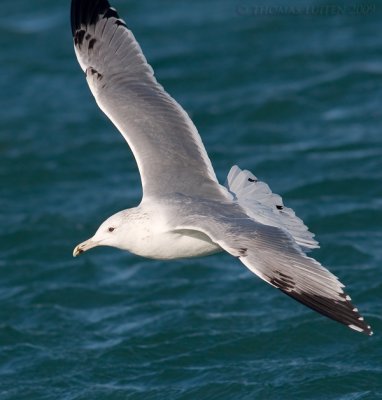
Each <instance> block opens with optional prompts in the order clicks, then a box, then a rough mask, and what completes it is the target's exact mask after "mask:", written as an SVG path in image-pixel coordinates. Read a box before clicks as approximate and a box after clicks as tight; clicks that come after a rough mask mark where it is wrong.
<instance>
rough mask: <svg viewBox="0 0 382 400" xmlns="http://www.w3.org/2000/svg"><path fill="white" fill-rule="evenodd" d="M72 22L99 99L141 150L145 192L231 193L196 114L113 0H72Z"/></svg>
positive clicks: (76, 44) (82, 60) (138, 153)
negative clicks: (159, 75)
mask: <svg viewBox="0 0 382 400" xmlns="http://www.w3.org/2000/svg"><path fill="white" fill-rule="evenodd" d="M71 24H72V32H73V38H74V47H75V52H76V55H77V59H78V61H79V63H80V66H81V68H82V69H83V70H84V72H85V73H86V78H87V81H88V84H89V87H90V89H91V91H92V93H93V95H94V97H95V99H96V101H97V104H98V105H99V107H100V108H101V110H102V111H103V112H104V113H105V114H106V115H107V116H108V117H109V118H110V119H111V121H112V122H113V123H114V124H115V126H116V127H117V128H118V129H119V130H120V131H121V133H122V135H123V136H124V138H125V139H126V141H127V142H128V144H129V146H130V148H131V150H132V152H133V154H134V156H135V159H136V161H137V164H138V168H139V171H140V174H141V180H142V186H143V194H144V195H148V196H156V195H160V194H162V193H170V192H181V193H186V194H187V193H190V192H191V191H192V192H193V194H194V195H195V194H201V195H203V196H206V197H211V196H220V197H221V196H226V194H225V191H224V189H222V188H221V187H220V186H219V185H218V183H217V180H216V176H215V173H214V170H213V168H212V165H211V162H210V160H209V158H208V155H207V152H206V150H205V148H204V146H203V143H202V141H201V139H200V136H199V134H198V132H197V130H196V128H195V126H194V124H193V123H192V121H191V119H190V118H189V116H188V115H187V113H186V112H185V111H184V110H183V109H182V107H181V106H180V105H179V104H178V103H177V102H176V101H175V100H174V99H173V98H171V96H170V95H169V94H168V93H166V92H165V91H164V89H163V87H162V86H161V85H159V84H158V82H157V81H156V79H155V77H154V75H153V70H152V68H151V67H150V65H149V64H148V63H147V61H146V58H145V56H144V55H143V53H142V50H141V48H140V46H139V44H138V43H137V41H136V40H135V38H134V35H133V34H132V32H131V31H130V30H129V29H128V28H127V26H126V23H125V22H124V21H123V20H122V19H120V18H119V16H118V14H117V12H116V10H115V9H113V8H111V7H110V4H109V3H108V1H107V0H72V9H71ZM195 192H196V193H195Z"/></svg>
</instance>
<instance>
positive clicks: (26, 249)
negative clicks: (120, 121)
mask: <svg viewBox="0 0 382 400" xmlns="http://www.w3.org/2000/svg"><path fill="white" fill-rule="evenodd" d="M261 4H267V5H268V6H269V5H272V6H278V5H280V4H285V2H276V3H272V4H271V3H270V2H266V3H265V2H263V3H261V2H257V1H255V0H253V1H252V0H247V1H239V0H224V1H223V0H219V1H218V0H210V1H202V0H194V1H192V2H190V1H183V0H180V1H170V0H158V1H155V2H154V1H146V0H140V1H127V0H126V1H124V0H116V1H115V3H114V5H115V6H116V7H117V8H118V9H119V12H120V14H121V15H122V16H123V17H124V18H125V19H126V21H127V23H128V25H129V26H130V27H131V28H132V29H133V31H134V33H135V35H136V37H137V39H138V40H139V41H140V43H141V45H142V47H143V50H144V51H145V53H146V55H147V57H148V59H149V61H150V62H151V64H152V65H153V67H154V69H155V70H156V75H157V77H158V79H159V80H160V82H161V83H162V84H163V85H164V86H165V87H166V89H167V90H168V91H169V92H170V93H171V94H172V95H173V96H174V97H175V98H176V99H177V100H178V101H179V102H180V103H181V104H182V105H183V106H184V107H185V109H186V110H187V111H188V112H189V113H190V115H191V117H192V118H193V120H194V121H195V123H196V125H197V127H198V129H199V131H200V133H201V135H202V137H203V140H204V143H205V145H206V147H207V150H208V152H209V155H210V157H211V159H212V162H213V164H214V167H215V169H216V172H217V174H218V176H219V178H220V179H221V180H222V181H224V179H225V175H226V174H227V172H228V170H229V168H230V167H231V165H233V164H235V163H237V164H238V165H239V166H241V167H242V168H246V169H249V170H251V171H253V172H254V173H255V174H256V175H257V176H258V177H259V178H261V179H262V180H265V181H266V182H268V183H269V184H270V186H271V187H272V189H273V190H274V191H275V192H277V193H280V194H281V195H282V196H283V198H284V201H285V203H286V204H287V205H288V206H290V207H293V208H294V209H295V210H296V212H297V213H298V215H300V216H301V217H302V218H303V219H304V220H305V222H306V223H307V225H308V226H309V227H310V228H311V230H312V231H313V232H315V233H316V234H317V238H318V240H319V241H320V243H321V245H322V249H320V250H318V251H315V252H314V254H313V255H314V256H315V257H316V258H318V259H319V260H320V261H321V262H322V263H323V264H324V265H327V266H330V269H331V270H332V271H333V272H334V273H335V274H337V275H338V276H339V277H340V278H341V280H342V281H343V282H345V283H346V284H347V286H348V291H349V293H350V294H351V295H352V297H353V299H354V302H355V303H356V304H357V306H358V307H359V309H360V310H361V311H362V312H363V313H364V315H365V317H366V318H367V319H368V321H369V322H370V323H371V325H372V326H373V328H374V331H375V335H374V336H373V337H371V338H368V337H366V336H364V335H361V334H357V333H355V332H353V331H351V330H349V329H347V328H345V327H343V326H341V325H339V324H336V323H334V322H332V321H330V320H327V319H325V318H323V317H321V316H320V315H318V314H316V313H314V312H312V311H310V310H308V309H307V308H305V307H303V306H301V305H299V304H297V303H296V302H294V301H293V300H291V299H289V298H287V297H286V296H284V295H282V294H281V293H279V292H278V291H276V290H274V289H273V288H271V287H270V286H267V285H266V284H265V283H263V282H262V281H260V280H259V279H258V278H256V277H255V276H253V275H252V274H251V273H250V272H249V271H247V270H246V269H245V268H244V267H243V266H242V265H241V264H240V263H239V262H237V261H236V260H235V259H233V258H232V257H229V256H226V255H224V254H220V255H216V256H211V257H209V258H203V259H194V260H182V261H175V262H160V261H151V260H145V259H141V258H138V257H135V256H133V255H130V254H128V253H123V252H121V251H118V250H115V249H107V248H99V249H96V250H94V251H92V252H89V253H88V254H86V255H84V256H82V257H80V258H79V259H73V258H72V255H71V253H72V250H73V247H74V246H75V245H76V244H77V243H78V242H79V241H81V240H83V239H86V238H87V237H89V236H90V235H91V234H92V233H93V232H94V231H95V230H96V228H97V227H98V225H99V224H100V223H101V222H102V221H103V220H104V219H105V218H106V217H108V216H109V215H111V214H112V213H114V212H116V211H119V210H120V209H123V208H127V207H129V206H133V205H136V204H137V203H138V202H139V200H140V195H141V189H140V180H139V175H138V172H137V169H136V165H135V162H134V160H133V158H132V155H131V153H130V151H129V149H128V147H127V146H126V145H125V143H124V141H123V139H122V137H121V136H120V135H119V133H118V132H117V131H116V130H115V129H114V127H113V126H112V125H111V124H110V123H109V121H108V120H107V119H106V117H104V116H103V115H102V113H101V112H100V111H99V109H98V108H97V106H96V104H95V102H94V100H93V98H92V96H91V94H90V91H89V90H88V87H87V84H86V82H85V79H84V76H83V74H82V72H81V71H80V68H79V66H78V65H77V61H76V59H75V56H74V52H73V48H72V39H71V35H70V26H69V21H68V19H69V15H68V14H69V7H70V4H69V1H63V0H59V1H54V2H53V1H50V0H49V1H48V0H40V1H38V2H36V1H34V2H32V1H27V0H18V1H13V0H2V14H1V16H0V45H1V47H0V48H1V51H0V68H1V74H0V83H1V91H0V177H1V187H0V191H1V192H0V194H1V197H0V204H1V208H0V226H1V229H0V399H1V400H11V399H12V400H24V399H25V400H34V399H36V400H37V399H39V400H45V399H46V400H48V399H49V400H50V399H52V400H53V399H64V400H80V399H81V400H82V399H84V400H85V399H86V400H89V399H91V400H93V399H100V400H101V399H108V400H109V399H110V400H117V399H145V400H146V399H192V400H193V399H209V400H210V399H219V400H220V399H248V400H249V399H343V400H345V399H346V400H349V399H350V400H358V399H362V400H363V399H379V398H382V361H381V360H382V349H381V344H382V340H381V332H382V318H381V295H382V279H381V259H382V251H381V239H382V228H381V223H382V200H381V199H382V185H381V179H382V111H381V110H382V104H381V103H382V52H381V49H382V34H381V18H382V6H381V3H380V2H377V1H375V2H363V1H359V2H357V3H352V2H346V3H345V2H340V1H339V2H334V3H330V4H331V5H332V6H334V8H330V9H328V8H325V5H326V4H327V3H324V2H320V1H309V0H307V1H305V2H294V3H291V4H288V6H296V7H297V9H296V8H295V9H294V11H293V10H292V11H293V12H292V11H291V10H289V11H288V10H287V9H286V8H284V9H279V10H278V15H275V11H274V10H273V9H266V8H264V7H263V8H261ZM313 6H316V8H312V7H313ZM358 6H364V7H366V8H355V7H358ZM317 7H318V8H317ZM320 7H321V8H320ZM336 7H337V8H336ZM272 10H273V11H272Z"/></svg>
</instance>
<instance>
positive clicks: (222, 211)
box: [71, 0, 373, 335]
mask: <svg viewBox="0 0 382 400" xmlns="http://www.w3.org/2000/svg"><path fill="white" fill-rule="evenodd" d="M71 26H72V33H73V40H74V49H75V54H76V56H77V60H78V62H79V64H80V66H81V68H82V70H83V71H84V73H85V75H86V80H87V82H88V85H89V87H90V90H91V92H92V94H93V95H94V98H95V100H96V102H97V104H98V106H99V107H100V109H101V110H102V111H103V112H104V113H105V114H106V115H107V116H108V118H109V119H110V120H111V121H112V122H113V124H114V125H115V126H116V127H117V128H118V130H119V131H120V132H121V134H122V135H123V137H124V138H125V140H126V142H127V143H128V145H129V146H130V149H131V151H132V152H133V155H134V157H135V160H136V162H137V165H138V169H139V172H140V176H141V181H142V192H143V196H142V200H141V203H140V204H139V205H138V206H137V207H134V208H129V209H126V210H123V211H120V212H118V213H116V214H114V215H112V216H111V217H109V218H108V219H107V220H106V221H104V222H103V223H102V224H101V225H100V227H99V228H98V230H97V231H96V233H95V234H94V236H93V237H91V238H90V239H88V240H86V241H84V242H83V243H80V244H79V245H78V246H76V247H75V249H74V252H73V256H78V255H79V254H81V253H83V252H85V251H87V250H89V249H91V248H93V247H96V246H112V247H116V248H119V249H122V250H127V251H129V252H131V253H133V254H136V255H139V256H142V257H146V258H151V259H161V260H171V259H178V258H188V257H201V256H207V255H210V254H214V253H218V252H222V251H225V252H227V253H228V254H230V255H232V256H233V257H236V258H238V259H239V260H240V261H241V262H242V263H243V264H244V265H245V266H246V267H247V268H248V269H249V270H250V271H252V272H253V273H254V274H256V275H257V276H258V277H260V278H261V279H263V280H264V281H266V282H267V283H269V284H270V285H272V286H273V287H275V288H277V289H279V290H281V291H282V292H284V293H285V294H287V295H288V296H290V297H292V298H294V299H295V300H297V301H298V302H300V303H302V304H304V305H305V306H307V307H309V308H311V309H313V310H314V311H317V312H318V313H321V314H322V315H324V316H326V317H329V318H331V319H333V320H335V321H337V322H340V323H342V324H344V325H347V326H348V327H349V328H351V329H353V330H355V331H359V332H363V333H365V334H367V335H372V333H373V332H372V330H371V328H370V326H369V325H368V324H367V323H366V322H365V321H364V318H363V317H362V316H361V315H360V313H359V311H358V309H357V308H356V307H355V306H354V305H353V304H352V302H351V298H350V297H349V295H348V294H346V293H345V292H344V290H343V289H344V285H343V284H342V283H341V282H340V281H339V280H338V278H337V277H336V276H335V275H333V274H332V273H331V272H329V270H327V269H326V268H325V267H323V266H322V265H321V264H320V263H319V262H318V261H316V260H315V259H313V258H311V257H309V256H308V255H307V252H308V251H310V250H312V249H314V248H317V247H319V245H318V242H317V241H316V240H315V239H314V235H313V234H312V233H311V232H309V230H308V228H307V227H306V226H305V225H304V223H303V221H302V220H301V219H300V218H298V217H297V216H296V214H295V213H294V211H293V210H292V209H290V208H288V207H286V206H284V204H283V201H282V198H281V197H280V196H279V195H277V194H274V193H273V192H272V191H271V190H270V188H269V186H268V185H267V184H266V183H264V182H261V181H260V180H258V179H257V178H256V176H255V175H253V174H252V173H251V172H249V171H247V170H241V169H240V168H239V167H238V166H233V167H232V168H231V170H230V172H229V174H228V177H227V180H226V183H225V185H221V184H219V182H218V180H217V178H216V175H215V172H214V169H213V167H212V164H211V161H210V159H209V158H208V155H207V152H206V150H205V148H204V145H203V143H202V140H201V138H200V136H199V133H198V131H197V129H196V127H195V125H194V124H193V122H192V121H191V119H190V117H189V116H188V114H187V113H186V112H185V111H184V109H183V108H182V107H181V106H180V105H179V104H178V103H177V102H176V101H175V100H174V99H173V98H172V97H171V96H170V95H169V94H168V93H167V92H166V91H165V90H164V88H163V87H162V86H161V85H160V84H159V83H158V81H157V80H156V78H155V76H154V71H153V69H152V68H151V66H150V65H149V64H148V62H147V60H146V58H145V56H144V55H143V52H142V50H141V48H140V46H139V44H138V42H137V41H136V39H135V37H134V35H133V33H132V32H131V30H129V29H128V27H127V25H126V23H125V21H124V20H123V19H121V18H120V17H119V15H118V13H117V11H116V10H115V9H114V8H112V7H111V6H110V4H109V2H108V1H107V0H72V3H71Z"/></svg>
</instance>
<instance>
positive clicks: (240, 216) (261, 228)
mask: <svg viewBox="0 0 382 400" xmlns="http://www.w3.org/2000/svg"><path fill="white" fill-rule="evenodd" d="M182 203H185V201H184V200H183V201H182ZM178 218H179V216H178ZM182 222H183V225H182V227H179V229H183V231H185V230H187V229H189V230H194V231H200V232H202V233H203V234H205V235H207V236H208V237H209V238H210V239H211V240H212V241H213V242H214V243H217V244H218V245H219V246H220V247H221V248H222V249H224V250H225V251H227V252H228V253H230V254H232V255H233V256H235V257H238V258H239V260H240V261H241V262H242V263H243V264H244V265H245V266H246V267H247V268H248V269H250V270H251V271H252V272H254V273H255V274H256V275H258V276H259V277H260V278H261V279H263V280H265V281H266V282H268V283H269V284H271V285H272V286H274V287H276V288H278V289H280V290H281V291H283V292H284V293H285V294H287V295H288V296H290V297H293V298H294V299H295V300H297V301H299V302H300V303H302V304H304V305H306V306H308V307H310V308H311V309H313V310H315V311H317V312H319V313H321V314H323V315H325V316H327V317H329V318H331V319H333V320H336V321H338V322H341V323H342V324H345V325H347V326H348V327H349V328H351V329H354V330H356V331H359V332H364V333H366V334H368V335H372V331H371V328H370V326H369V325H367V324H366V323H365V321H364V318H363V317H362V316H361V315H360V314H359V312H358V309H357V308H355V306H354V305H353V304H352V303H351V298H350V297H349V296H348V295H347V294H346V293H345V292H344V290H343V288H344V285H343V284H342V283H341V282H339V280H338V278H337V277H336V276H335V275H333V274H332V273H331V272H330V271H328V270H327V269H326V268H324V267H323V266H322V265H321V264H320V263H319V262H317V261H316V260H314V259H313V258H311V257H308V256H307V255H306V254H305V253H304V252H303V251H302V250H301V248H300V247H299V246H298V245H297V244H296V243H295V241H294V239H293V238H292V236H290V235H289V234H288V233H287V232H285V231H284V230H282V229H280V228H277V227H274V226H269V225H263V224H261V223H257V222H256V221H254V220H252V219H250V218H249V217H248V216H247V215H246V214H245V213H244V212H243V211H242V209H241V208H240V206H238V205H235V204H228V203H226V204H214V203H213V202H205V203H204V206H203V208H201V207H199V206H197V207H195V210H193V209H192V204H190V205H189V204H187V215H184V216H182Z"/></svg>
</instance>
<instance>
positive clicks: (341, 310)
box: [279, 287, 373, 336]
mask: <svg viewBox="0 0 382 400" xmlns="http://www.w3.org/2000/svg"><path fill="white" fill-rule="evenodd" d="M279 289H280V290H281V291H283V292H284V293H285V294H287V295H288V296H290V297H292V298H294V299H295V300H297V301H298V302H299V303H302V304H304V305H305V306H307V307H309V308H311V309H312V310H314V311H317V312H318V313H320V314H322V315H324V316H326V317H328V318H330V319H333V320H334V321H337V322H340V323H341V324H344V325H347V326H348V327H349V328H350V329H352V330H354V331H357V332H361V333H364V334H366V335H368V336H372V335H373V331H372V329H371V327H370V325H368V324H367V323H366V322H365V320H364V318H363V317H362V316H361V314H359V312H358V309H357V308H355V307H354V305H353V304H352V303H351V302H350V300H351V299H350V297H349V296H347V295H346V294H345V293H343V294H342V295H341V297H343V300H336V299H331V298H327V297H324V296H318V295H313V294H310V293H309V294H308V293H298V292H294V291H291V290H283V289H282V288H281V287H279Z"/></svg>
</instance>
